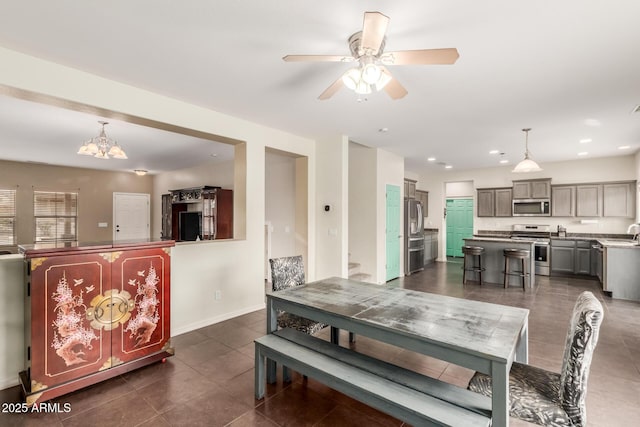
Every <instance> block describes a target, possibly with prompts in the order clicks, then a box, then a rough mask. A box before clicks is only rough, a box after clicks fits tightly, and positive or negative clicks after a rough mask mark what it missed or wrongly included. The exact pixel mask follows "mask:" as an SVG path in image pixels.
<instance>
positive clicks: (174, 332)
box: [171, 303, 266, 337]
mask: <svg viewBox="0 0 640 427" xmlns="http://www.w3.org/2000/svg"><path fill="white" fill-rule="evenodd" d="M265 307H266V304H265V303H262V304H258V305H257V306H253V307H246V308H243V309H242V310H237V311H232V312H229V313H225V314H222V315H220V316H214V317H209V318H207V319H202V320H199V321H198V322H194V323H190V324H188V325H184V326H180V327H178V328H171V336H172V337H175V336H176V335H181V334H184V333H187V332H191V331H195V330H196V329H200V328H204V327H205V326H209V325H213V324H215V323H219V322H224V321H225V320H229V319H233V318H234V317H238V316H242V315H243V314H247V313H252V312H254V311H257V310H262V309H264V308H265Z"/></svg>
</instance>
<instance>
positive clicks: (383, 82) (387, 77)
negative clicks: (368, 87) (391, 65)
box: [375, 73, 391, 92]
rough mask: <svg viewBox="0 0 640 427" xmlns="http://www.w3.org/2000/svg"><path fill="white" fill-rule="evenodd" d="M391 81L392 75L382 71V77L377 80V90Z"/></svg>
mask: <svg viewBox="0 0 640 427" xmlns="http://www.w3.org/2000/svg"><path fill="white" fill-rule="evenodd" d="M390 81H391V76H390V75H389V74H386V73H380V78H379V79H378V81H376V82H375V87H376V91H378V92H379V91H381V90H382V89H384V87H385V86H386V85H387V83H389V82H390Z"/></svg>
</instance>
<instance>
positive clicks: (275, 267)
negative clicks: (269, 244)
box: [269, 255, 327, 334]
mask: <svg viewBox="0 0 640 427" xmlns="http://www.w3.org/2000/svg"><path fill="white" fill-rule="evenodd" d="M269 264H270V265H271V289H272V290H273V291H280V290H282V289H287V288H291V287H294V286H300V285H302V284H304V263H303V261H302V256H301V255H297V256H290V257H283V258H272V259H270V260H269ZM326 326H327V325H325V324H323V323H320V322H316V321H314V320H309V319H305V318H304V317H300V316H296V315H295V314H289V313H285V312H282V311H281V312H279V313H278V327H279V328H292V329H297V330H298V331H301V332H305V333H307V334H315V333H316V332H319V331H320V330H321V329H323V328H325V327H326Z"/></svg>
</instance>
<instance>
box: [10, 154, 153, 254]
mask: <svg viewBox="0 0 640 427" xmlns="http://www.w3.org/2000/svg"><path fill="white" fill-rule="evenodd" d="M70 155H74V153H70ZM0 170H2V174H0V188H6V189H12V188H13V189H16V190H17V192H16V211H17V212H16V214H17V218H16V234H17V236H16V239H17V243H18V244H31V243H33V237H34V220H33V191H34V190H36V191H67V192H77V193H78V239H79V240H81V241H85V242H89V241H105V240H111V239H112V238H113V226H112V220H113V193H114V192H122V193H146V194H151V193H152V191H153V184H152V177H151V176H137V175H136V174H134V173H132V172H110V171H101V170H94V169H82V168H69V167H63V166H52V165H43V164H35V163H21V162H10V161H6V160H0ZM152 215H153V212H152ZM99 222H106V223H107V224H108V226H107V227H106V228H101V227H98V223H99Z"/></svg>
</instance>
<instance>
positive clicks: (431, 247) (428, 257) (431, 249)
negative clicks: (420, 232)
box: [424, 231, 438, 265]
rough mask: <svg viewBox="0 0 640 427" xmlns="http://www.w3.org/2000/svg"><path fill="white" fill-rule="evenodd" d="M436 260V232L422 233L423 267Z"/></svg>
mask: <svg viewBox="0 0 640 427" xmlns="http://www.w3.org/2000/svg"><path fill="white" fill-rule="evenodd" d="M437 258H438V232H437V231H436V232H434V231H425V233H424V265H427V264H431V263H432V262H434V261H435V260H436V259H437Z"/></svg>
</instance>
